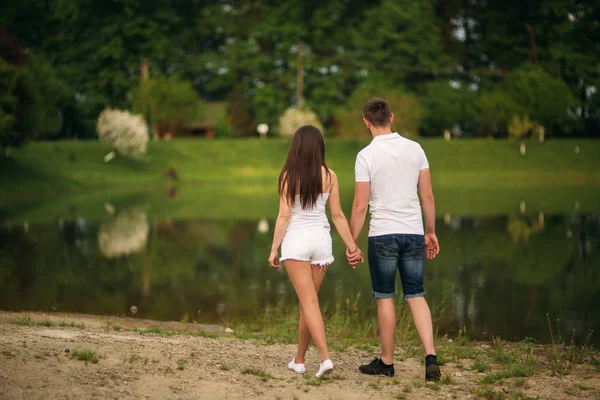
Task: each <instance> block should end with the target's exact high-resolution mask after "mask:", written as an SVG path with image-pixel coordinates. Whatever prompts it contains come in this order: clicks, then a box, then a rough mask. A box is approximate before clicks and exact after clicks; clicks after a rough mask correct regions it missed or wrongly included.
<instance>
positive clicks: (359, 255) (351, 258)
mask: <svg viewBox="0 0 600 400" xmlns="http://www.w3.org/2000/svg"><path fill="white" fill-rule="evenodd" d="M346 258H347V259H348V264H350V266H351V267H352V268H353V269H356V264H358V263H359V262H360V263H364V262H365V254H364V253H363V252H362V250H361V249H359V248H358V246H356V250H354V251H353V252H350V249H346Z"/></svg>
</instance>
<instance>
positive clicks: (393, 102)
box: [334, 84, 423, 138]
mask: <svg viewBox="0 0 600 400" xmlns="http://www.w3.org/2000/svg"><path fill="white" fill-rule="evenodd" d="M381 86H382V85H370V84H366V85H364V86H362V87H361V88H359V89H357V90H355V91H354V92H353V93H352V95H351V96H350V97H349V98H348V101H347V102H346V103H345V104H344V105H343V106H342V107H340V108H339V109H338V110H337V112H336V114H335V129H334V134H335V135H336V136H341V137H352V138H361V137H365V136H367V134H368V130H367V128H366V126H365V125H364V124H363V121H362V109H363V106H364V105H365V103H366V102H367V100H369V99H370V98H372V97H382V98H384V99H385V100H386V101H387V102H388V103H390V107H391V109H392V112H393V113H394V116H395V118H394V123H393V124H392V128H393V129H395V130H397V131H398V132H400V133H401V134H402V135H404V136H408V137H413V138H414V137H416V136H417V132H418V129H419V123H420V120H421V115H422V113H423V110H422V108H421V106H420V104H419V102H418V101H417V99H416V97H415V96H414V95H412V94H410V93H406V92H404V91H402V90H398V89H390V88H388V89H384V88H382V87H381ZM377 87H379V89H377Z"/></svg>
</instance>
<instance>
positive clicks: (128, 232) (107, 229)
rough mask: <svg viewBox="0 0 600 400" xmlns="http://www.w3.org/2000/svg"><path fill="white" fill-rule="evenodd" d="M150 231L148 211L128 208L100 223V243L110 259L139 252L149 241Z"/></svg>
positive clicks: (105, 254)
mask: <svg viewBox="0 0 600 400" xmlns="http://www.w3.org/2000/svg"><path fill="white" fill-rule="evenodd" d="M149 232H150V228H149V226H148V218H147V217H146V213H144V212H143V211H142V210H141V209H139V208H131V209H127V210H124V211H121V212H119V214H118V215H117V216H116V218H114V219H113V220H112V221H110V222H106V223H104V224H102V225H100V229H99V231H98V245H99V247H100V251H101V252H102V254H104V256H105V257H106V258H108V259H112V258H116V257H121V256H126V255H129V254H132V253H139V252H141V251H142V250H143V249H144V247H145V246H146V243H147V242H148V233H149Z"/></svg>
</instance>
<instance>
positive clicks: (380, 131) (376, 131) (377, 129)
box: [371, 125, 392, 138]
mask: <svg viewBox="0 0 600 400" xmlns="http://www.w3.org/2000/svg"><path fill="white" fill-rule="evenodd" d="M390 133H392V128H391V127H390V125H388V126H372V127H371V135H373V137H374V138H375V137H377V136H381V135H389V134H390Z"/></svg>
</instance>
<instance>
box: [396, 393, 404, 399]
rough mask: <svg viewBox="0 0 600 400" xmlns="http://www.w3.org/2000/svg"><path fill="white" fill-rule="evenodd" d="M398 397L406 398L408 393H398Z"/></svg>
mask: <svg viewBox="0 0 600 400" xmlns="http://www.w3.org/2000/svg"><path fill="white" fill-rule="evenodd" d="M396 398H397V399H405V398H406V394H404V393H398V394H397V395H396Z"/></svg>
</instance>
